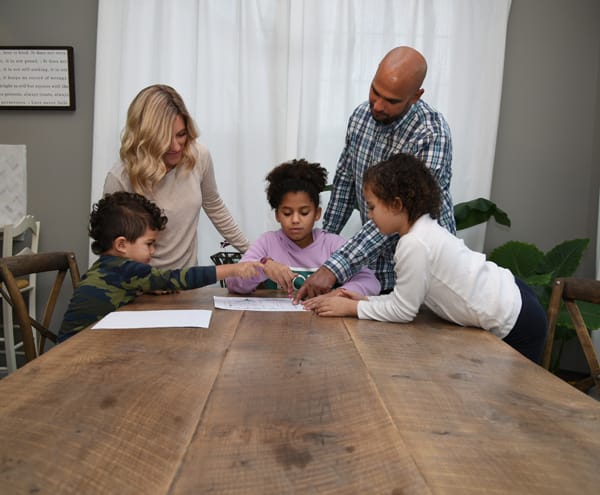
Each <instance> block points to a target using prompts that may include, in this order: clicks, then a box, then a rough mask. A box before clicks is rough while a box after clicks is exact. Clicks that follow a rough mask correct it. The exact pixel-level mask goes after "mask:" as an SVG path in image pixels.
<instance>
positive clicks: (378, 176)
mask: <svg viewBox="0 0 600 495" xmlns="http://www.w3.org/2000/svg"><path fill="white" fill-rule="evenodd" d="M363 187H364V188H367V187H369V188H370V189H371V191H372V192H373V194H374V195H375V196H377V198H379V199H380V200H381V202H382V203H384V204H385V205H387V206H391V207H394V206H395V205H396V200H397V198H400V199H401V200H402V203H403V205H404V208H406V211H407V213H408V219H409V221H410V222H411V223H413V222H414V221H416V220H417V219H418V218H419V217H420V216H422V215H425V214H427V213H428V214H429V215H431V217H432V218H438V216H439V214H440V186H439V184H438V182H437V180H436V179H435V177H434V176H433V175H432V174H431V171H430V170H429V169H428V168H427V167H426V166H425V164H424V163H423V161H422V160H420V159H419V158H417V157H415V156H413V155H408V154H406V153H398V154H397V155H394V156H392V157H391V158H389V159H388V160H384V161H382V162H379V163H377V164H376V165H373V166H372V167H370V168H368V169H367V171H366V172H365V175H364V176H363Z"/></svg>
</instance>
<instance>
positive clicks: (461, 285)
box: [358, 215, 522, 338]
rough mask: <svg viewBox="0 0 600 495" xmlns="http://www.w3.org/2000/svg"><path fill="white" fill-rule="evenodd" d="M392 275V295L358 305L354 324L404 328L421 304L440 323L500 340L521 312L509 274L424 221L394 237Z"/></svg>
mask: <svg viewBox="0 0 600 495" xmlns="http://www.w3.org/2000/svg"><path fill="white" fill-rule="evenodd" d="M394 270H395V272H396V285H395V286H394V290H393V292H391V293H390V294H386V295H382V296H373V297H369V299H368V301H359V303H358V317H359V318H363V319H371V320H380V321H394V322H409V321H412V320H413V319H414V318H415V316H416V315H417V313H418V311H419V307H420V306H421V305H422V304H425V306H427V307H428V308H429V309H431V310H432V311H433V312H434V313H435V314H437V315H438V316H440V317H441V318H444V319H445V320H449V321H452V322H454V323H457V324H459V325H465V326H474V327H480V328H483V329H485V330H489V331H490V332H491V333H493V334H494V335H497V336H498V337H500V338H503V337H505V336H506V335H508V333H509V332H510V331H511V330H512V328H513V327H514V325H515V322H516V321H517V318H518V316H519V313H520V311H521V306H522V300H521V292H520V290H519V288H518V286H517V284H516V282H515V278H514V276H513V274H512V273H511V272H510V270H507V269H506V268H502V267H499V266H498V265H496V264H495V263H492V262H491V261H487V260H486V258H485V255H483V254H482V253H477V252H475V251H471V250H470V249H469V248H468V247H467V246H465V244H464V242H463V240H462V239H459V238H458V237H455V236H454V235H452V234H451V233H449V232H448V231H447V230H446V229H444V228H443V227H440V226H439V224H438V223H437V222H436V221H435V220H434V219H432V218H431V217H430V216H429V215H423V216H422V217H421V218H419V219H418V220H417V221H416V222H415V223H414V225H413V226H412V227H411V229H410V231H409V232H408V233H407V234H405V235H403V236H401V237H400V240H399V241H398V245H397V246H396V252H395V254H394Z"/></svg>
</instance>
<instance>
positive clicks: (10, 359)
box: [2, 298, 17, 373]
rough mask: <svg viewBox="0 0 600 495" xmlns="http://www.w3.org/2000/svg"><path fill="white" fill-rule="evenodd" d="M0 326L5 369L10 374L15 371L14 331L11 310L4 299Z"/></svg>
mask: <svg viewBox="0 0 600 495" xmlns="http://www.w3.org/2000/svg"><path fill="white" fill-rule="evenodd" d="M2 325H3V330H4V353H5V354H6V369H7V371H8V372H9V373H12V372H13V371H15V370H16V369H17V357H16V353H15V330H14V325H13V317H12V308H11V307H10V304H8V301H6V299H4V298H2Z"/></svg>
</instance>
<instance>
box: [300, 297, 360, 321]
mask: <svg viewBox="0 0 600 495" xmlns="http://www.w3.org/2000/svg"><path fill="white" fill-rule="evenodd" d="M346 292H347V293H348V294H356V293H353V292H350V291H346ZM356 295H357V296H358V297H359V298H361V299H362V298H363V296H362V295H360V294H356ZM302 305H303V306H304V308H305V309H309V310H311V311H314V312H315V313H316V314H317V315H318V316H357V315H358V301H357V300H355V299H352V298H350V297H347V296H345V295H344V296H342V295H340V296H333V297H331V296H329V297H328V296H327V295H326V294H323V295H321V296H317V297H313V298H312V299H308V300H307V301H304V302H303V303H302Z"/></svg>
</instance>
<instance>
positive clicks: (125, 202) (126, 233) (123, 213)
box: [88, 191, 167, 254]
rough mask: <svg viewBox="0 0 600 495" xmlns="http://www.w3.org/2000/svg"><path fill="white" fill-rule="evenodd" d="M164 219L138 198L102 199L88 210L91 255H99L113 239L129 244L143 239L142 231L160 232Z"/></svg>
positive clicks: (126, 194) (121, 193)
mask: <svg viewBox="0 0 600 495" xmlns="http://www.w3.org/2000/svg"><path fill="white" fill-rule="evenodd" d="M166 224H167V217H166V216H165V215H163V212H162V210H161V209H160V208H159V207H158V206H156V205H155V204H154V203H153V202H152V201H150V200H148V199H146V198H145V197H144V196H142V195H141V194H137V193H129V192H124V191H119V192H115V193H113V194H107V195H105V196H104V197H103V198H102V199H101V200H100V201H98V202H97V203H96V204H94V206H93V207H92V213H91V214H90V223H89V226H88V233H89V235H90V237H91V238H92V239H94V241H93V242H92V251H93V252H94V253H95V254H102V253H104V252H106V251H108V250H109V249H110V248H111V247H112V243H113V241H114V240H115V239H116V238H117V237H121V236H123V237H125V239H127V240H128V241H129V242H135V240H136V239H138V238H139V237H141V236H142V235H144V232H146V229H151V230H163V229H164V228H165V225H166Z"/></svg>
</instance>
